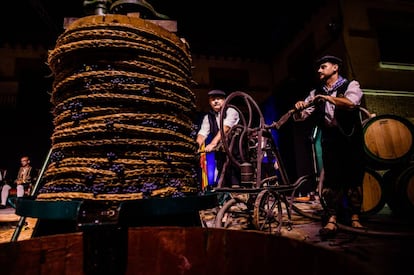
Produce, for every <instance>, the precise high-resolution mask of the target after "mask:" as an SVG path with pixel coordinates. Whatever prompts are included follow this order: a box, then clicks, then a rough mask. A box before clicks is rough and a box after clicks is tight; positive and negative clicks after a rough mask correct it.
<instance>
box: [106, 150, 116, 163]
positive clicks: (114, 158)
mask: <svg viewBox="0 0 414 275" xmlns="http://www.w3.org/2000/svg"><path fill="white" fill-rule="evenodd" d="M106 157H107V158H108V160H109V161H114V160H116V159H118V156H117V155H116V154H115V153H114V152H109V153H107V154H106Z"/></svg>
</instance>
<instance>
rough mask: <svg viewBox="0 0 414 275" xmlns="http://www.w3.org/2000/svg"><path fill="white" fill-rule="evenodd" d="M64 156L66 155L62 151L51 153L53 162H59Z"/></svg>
mask: <svg viewBox="0 0 414 275" xmlns="http://www.w3.org/2000/svg"><path fill="white" fill-rule="evenodd" d="M64 158H65V155H64V154H63V152H62V151H55V152H52V154H50V160H51V161H52V162H56V163H59V162H60V161H61V160H62V159H64Z"/></svg>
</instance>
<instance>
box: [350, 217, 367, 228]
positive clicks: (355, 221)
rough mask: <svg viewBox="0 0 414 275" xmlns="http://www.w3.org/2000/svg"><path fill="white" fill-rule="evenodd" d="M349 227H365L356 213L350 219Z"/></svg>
mask: <svg viewBox="0 0 414 275" xmlns="http://www.w3.org/2000/svg"><path fill="white" fill-rule="evenodd" d="M351 227H352V228H357V229H366V228H367V227H366V226H363V225H362V224H361V222H360V220H359V217H358V216H357V215H353V216H352V219H351Z"/></svg>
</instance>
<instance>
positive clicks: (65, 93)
mask: <svg viewBox="0 0 414 275" xmlns="http://www.w3.org/2000/svg"><path fill="white" fill-rule="evenodd" d="M48 64H49V67H50V68H51V70H52V72H53V73H54V77H55V78H54V83H53V91H52V97H51V102H52V104H53V116H54V119H53V123H54V131H53V134H52V138H51V139H52V151H51V155H50V161H49V163H48V166H47V167H46V170H45V173H44V175H43V178H42V182H44V184H43V186H42V187H41V188H40V190H39V193H38V195H37V198H36V200H73V199H92V200H115V201H123V200H135V199H143V198H150V197H182V196H187V195H191V194H196V193H197V192H198V184H197V177H196V176H195V175H196V172H195V171H196V170H195V167H194V165H195V163H196V161H195V152H196V148H197V147H196V143H195V139H194V128H193V122H192V118H193V117H194V113H193V112H194V111H195V96H194V93H193V92H192V91H191V90H190V88H189V86H190V85H191V84H192V80H191V56H190V53H189V49H188V46H187V45H186V44H185V43H183V42H182V41H181V40H180V39H179V38H177V36H176V35H175V34H173V33H170V32H168V31H167V30H165V29H162V28H161V27H158V26H157V25H155V24H152V23H150V22H146V21H145V20H142V19H140V18H131V17H127V16H123V15H105V16H88V17H84V18H81V19H78V20H77V21H75V22H74V23H73V24H72V25H70V26H69V28H68V29H66V30H65V32H64V33H62V34H61V35H60V36H59V38H58V40H57V42H56V47H55V48H54V49H53V50H51V51H50V52H49V55H48Z"/></svg>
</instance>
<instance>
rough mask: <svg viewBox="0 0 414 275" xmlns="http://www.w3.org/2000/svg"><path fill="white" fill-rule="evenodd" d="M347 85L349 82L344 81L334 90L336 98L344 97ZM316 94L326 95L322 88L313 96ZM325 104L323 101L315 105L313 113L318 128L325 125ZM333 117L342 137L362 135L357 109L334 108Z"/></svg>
mask: <svg viewBox="0 0 414 275" xmlns="http://www.w3.org/2000/svg"><path fill="white" fill-rule="evenodd" d="M348 85H349V80H345V82H344V83H343V84H342V85H341V86H339V87H338V88H337V89H336V97H344V94H345V91H346V90H347V88H348ZM318 94H324V95H326V94H327V93H326V92H325V90H324V89H323V87H322V86H319V87H318V88H317V89H316V91H315V95H318ZM325 104H326V102H325V101H323V102H321V103H319V104H317V105H315V107H316V111H315V113H316V116H317V123H318V125H319V127H324V125H325V123H324V122H325V121H324V120H325ZM334 117H335V119H336V121H337V123H338V127H339V129H340V130H341V132H342V133H343V134H344V135H347V136H351V135H355V134H361V133H362V125H361V118H360V113H359V108H355V109H352V110H348V109H340V108H335V112H334Z"/></svg>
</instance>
